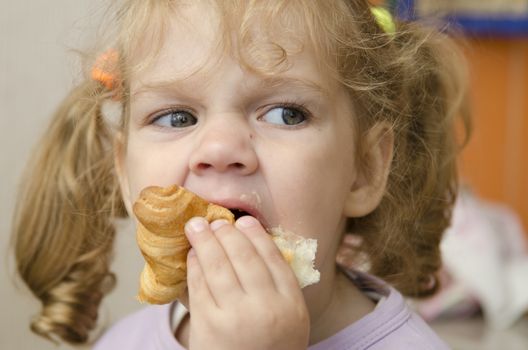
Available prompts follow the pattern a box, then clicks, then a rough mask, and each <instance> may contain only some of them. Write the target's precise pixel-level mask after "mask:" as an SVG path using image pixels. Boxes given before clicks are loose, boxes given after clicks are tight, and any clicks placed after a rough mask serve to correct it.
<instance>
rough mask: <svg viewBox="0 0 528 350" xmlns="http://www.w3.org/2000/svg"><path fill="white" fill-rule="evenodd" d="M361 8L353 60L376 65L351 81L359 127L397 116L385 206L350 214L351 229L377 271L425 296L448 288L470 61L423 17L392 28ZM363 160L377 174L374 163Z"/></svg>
mask: <svg viewBox="0 0 528 350" xmlns="http://www.w3.org/2000/svg"><path fill="white" fill-rule="evenodd" d="M355 4H362V6H363V7H361V8H356V9H354V10H355V12H356V13H364V14H367V16H366V17H369V18H368V19H367V18H365V20H364V21H363V22H358V26H359V27H360V30H359V32H360V33H362V34H361V35H365V36H364V40H359V42H360V44H361V45H362V48H361V49H359V50H355V53H354V54H353V55H355V60H349V61H348V62H352V63H356V62H361V63H360V65H361V66H362V67H369V69H365V70H364V71H362V72H359V73H353V75H352V76H351V77H352V78H351V79H350V80H349V81H348V84H347V85H349V87H350V88H351V89H352V91H353V92H352V95H353V96H354V97H355V98H354V101H357V102H356V104H357V107H358V111H359V113H358V115H360V118H359V121H358V124H359V129H360V130H368V128H369V127H370V126H372V125H374V124H376V123H377V122H382V121H388V122H389V123H390V125H391V126H392V131H393V132H394V152H393V162H392V165H391V170H390V173H389V177H388V182H387V189H386V194H385V196H384V198H383V199H382V201H381V203H380V205H379V206H378V208H377V209H376V210H375V211H374V212H373V213H371V214H369V215H367V216H366V217H363V218H356V219H353V220H351V222H349V230H350V231H351V232H354V233H357V234H359V235H360V236H361V237H362V240H363V244H362V246H361V247H360V250H362V251H365V252H366V253H367V255H368V256H369V264H370V271H371V272H372V273H373V274H376V275H378V276H381V277H382V278H384V279H385V280H387V281H388V282H390V283H392V284H393V285H394V286H396V287H397V288H398V289H399V290H400V291H401V292H402V293H404V294H406V295H408V296H414V297H423V296H427V295H431V294H432V293H434V292H435V291H436V290H437V289H438V287H439V282H438V278H437V277H436V272H437V271H438V270H439V268H440V267H441V254H440V241H441V238H442V236H443V232H445V230H446V229H447V228H448V227H449V225H450V222H451V212H452V208H453V206H454V203H455V200H456V197H457V193H458V172H457V155H458V153H459V151H460V149H461V148H462V145H463V144H465V143H466V142H467V140H468V138H469V134H470V130H471V124H470V119H469V108H468V99H467V86H466V84H467V80H468V79H467V67H466V64H465V59H464V57H463V54H462V53H461V50H460V48H459V47H458V44H457V43H455V42H454V41H453V40H452V39H450V38H448V37H447V35H446V34H443V33H439V32H438V31H437V30H436V29H430V28H427V27H426V26H422V25H420V24H415V23H396V31H395V32H394V33H384V32H383V30H382V28H380V27H379V26H378V25H377V23H376V22H375V21H374V20H373V18H371V16H370V14H369V13H368V8H367V7H366V5H365V4H364V3H363V2H358V3H355ZM356 6H359V5H356ZM356 49H357V47H356ZM348 70H349V71H353V69H348ZM363 115H364V116H368V117H361V116H363ZM457 131H458V133H457ZM457 135H458V136H460V135H462V138H461V139H457ZM359 148H360V149H361V145H359ZM360 163H362V164H363V165H364V168H366V169H367V171H368V163H366V162H365V161H364V160H362V159H360Z"/></svg>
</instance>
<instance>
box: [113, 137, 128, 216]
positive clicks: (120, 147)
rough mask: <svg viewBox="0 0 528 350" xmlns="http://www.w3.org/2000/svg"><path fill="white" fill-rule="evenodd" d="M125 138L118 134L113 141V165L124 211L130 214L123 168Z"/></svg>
mask: <svg viewBox="0 0 528 350" xmlns="http://www.w3.org/2000/svg"><path fill="white" fill-rule="evenodd" d="M125 156H126V138H125V135H124V134H123V132H118V133H117V135H116V137H115V139H114V164H115V169H116V175H117V180H118V181H119V187H120V189H121V195H122V196H123V202H124V203H125V207H126V210H127V212H128V214H129V215H130V214H131V213H132V203H131V202H130V187H129V186H128V173H127V170H126V166H125Z"/></svg>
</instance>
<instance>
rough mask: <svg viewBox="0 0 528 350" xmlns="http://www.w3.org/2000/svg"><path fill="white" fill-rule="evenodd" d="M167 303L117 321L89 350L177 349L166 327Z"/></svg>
mask: <svg viewBox="0 0 528 350" xmlns="http://www.w3.org/2000/svg"><path fill="white" fill-rule="evenodd" d="M171 309H172V307H171V304H167V305H152V306H147V307H145V308H143V309H141V310H139V311H136V312H134V313H132V314H130V315H128V316H126V317H125V318H123V319H121V320H120V321H118V322H117V323H116V324H114V325H113V326H112V327H110V329H108V330H107V331H106V332H105V333H104V334H103V335H102V336H101V337H100V338H99V339H98V340H97V342H96V343H95V344H94V347H93V350H115V349H127V350H154V349H155V350H164V349H171V350H179V349H183V348H181V347H178V345H179V344H177V342H176V339H175V338H174V337H173V336H172V331H171V329H170V315H171Z"/></svg>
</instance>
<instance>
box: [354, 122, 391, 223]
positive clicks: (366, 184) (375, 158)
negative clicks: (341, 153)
mask: <svg viewBox="0 0 528 350" xmlns="http://www.w3.org/2000/svg"><path fill="white" fill-rule="evenodd" d="M364 146H365V148H364V150H365V153H364V154H363V155H362V158H361V159H362V160H363V161H362V164H360V165H359V168H358V173H357V177H356V179H355V182H354V184H353V186H352V188H351V190H350V193H349V194H348V197H347V199H346V202H345V208H344V214H345V215H346V216H347V217H361V216H365V215H367V214H369V213H371V212H372V211H373V210H374V209H376V207H377V206H378V205H379V203H380V202H381V199H382V198H383V195H384V193H385V187H386V185H387V178H388V176H389V171H390V166H391V163H392V152H393V148H394V133H393V131H392V128H391V126H390V125H389V124H388V123H378V124H376V125H374V127H372V128H371V129H370V130H369V131H368V133H367V135H366V136H365V139H364Z"/></svg>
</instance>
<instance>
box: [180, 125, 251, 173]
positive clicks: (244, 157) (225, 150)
mask: <svg viewBox="0 0 528 350" xmlns="http://www.w3.org/2000/svg"><path fill="white" fill-rule="evenodd" d="M236 119H237V118H236V117H233V116H230V117H227V116H219V118H216V120H215V121H209V122H206V124H205V125H204V126H203V127H202V130H201V133H200V136H199V141H198V145H197V147H196V148H195V149H194V151H193V153H192V155H191V157H190V164H189V167H190V170H191V171H192V172H194V173H196V174H198V175H203V174H205V173H207V172H210V171H215V172H219V173H226V172H232V173H235V174H238V175H249V174H251V173H253V172H254V171H255V170H256V169H257V167H258V159H257V155H256V153H255V149H254V147H253V144H252V130H251V129H250V127H249V126H247V125H246V124H245V121H241V120H236Z"/></svg>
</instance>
